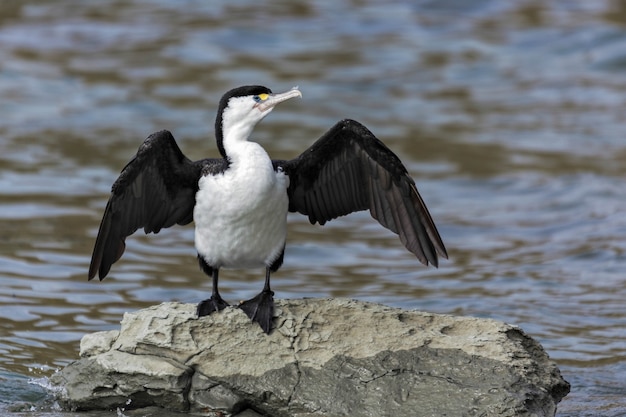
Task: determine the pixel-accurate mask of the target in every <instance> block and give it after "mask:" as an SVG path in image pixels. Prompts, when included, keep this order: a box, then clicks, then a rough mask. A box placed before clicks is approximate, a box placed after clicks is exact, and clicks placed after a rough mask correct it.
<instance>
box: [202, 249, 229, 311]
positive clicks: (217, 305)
mask: <svg viewBox="0 0 626 417" xmlns="http://www.w3.org/2000/svg"><path fill="white" fill-rule="evenodd" d="M198 261H199V262H200V268H201V269H202V270H203V271H204V272H205V273H206V274H207V275H211V276H212V277H213V288H212V291H211V298H209V299H206V300H204V301H201V302H200V303H199V304H198V308H197V309H196V314H197V315H198V317H202V316H208V315H209V314H211V313H214V312H216V311H220V310H223V309H225V308H226V307H228V306H229V305H230V304H228V303H227V302H226V301H224V300H223V299H222V296H221V295H220V292H219V290H218V289H217V280H218V276H219V272H220V269H219V268H212V267H211V266H209V265H208V264H207V263H206V261H205V260H204V258H203V257H202V256H200V255H199V254H198Z"/></svg>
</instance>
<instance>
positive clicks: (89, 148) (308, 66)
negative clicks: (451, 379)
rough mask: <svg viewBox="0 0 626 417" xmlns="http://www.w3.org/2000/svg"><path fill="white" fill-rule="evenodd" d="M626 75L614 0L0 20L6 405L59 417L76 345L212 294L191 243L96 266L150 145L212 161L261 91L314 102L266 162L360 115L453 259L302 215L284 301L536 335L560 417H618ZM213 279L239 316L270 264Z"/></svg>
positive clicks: (280, 283)
mask: <svg viewBox="0 0 626 417" xmlns="http://www.w3.org/2000/svg"><path fill="white" fill-rule="evenodd" d="M625 70H626V4H625V3H624V2H623V1H618V0H615V1H594V2H590V1H583V0H579V1H571V0H553V1H547V2H539V1H532V0H527V1H516V2H510V1H505V0H501V1H496V0H491V1H490V0H480V1H472V2H465V1H463V0H446V1H429V0H422V1H415V2H408V1H407V2H402V1H391V2H390V1H385V2H383V1H380V2H374V1H348V0H344V1H341V0H339V1H337V0H332V1H330V0H329V1H315V2H314V1H312V0H311V1H303V2H290V1H279V2H276V1H260V2H259V1H255V2H252V1H248V0H239V1H229V2H223V3H218V2H204V1H199V0H198V1H185V2H177V1H176V2H175V1H165V0H162V1H140V0H135V1H125V2H115V1H100V2H78V1H57V2H54V3H49V2H44V1H31V2H21V1H6V2H2V3H0V98H1V99H0V114H1V115H2V116H1V117H0V198H1V200H0V283H1V284H2V285H0V315H1V316H2V317H3V320H2V322H1V323H0V358H1V359H0V381H1V382H2V383H1V384H0V385H2V387H1V388H0V411H2V410H4V411H6V410H16V409H17V410H23V411H28V410H29V409H30V407H31V406H32V407H33V409H44V412H42V413H40V414H37V415H40V416H46V417H51V416H53V415H58V413H56V412H55V411H53V407H52V406H51V405H50V404H47V403H46V400H45V399H44V397H45V395H44V390H43V389H42V388H41V387H40V386H39V385H41V384H44V385H45V379H39V378H43V377H46V376H48V375H50V374H51V373H52V372H54V370H55V369H58V368H60V367H62V366H64V365H65V364H67V363H69V362H70V361H72V360H74V359H76V358H77V351H78V342H79V340H80V337H81V336H82V335H83V334H85V333H87V332H93V331H98V330H107V329H113V328H117V327H118V324H119V321H120V319H121V317H122V314H123V313H124V312H125V311H130V310H135V309H139V308H142V307H146V306H149V305H152V304H155V303H160V302H162V301H169V300H180V301H185V302H197V301H199V300H201V299H203V298H206V296H207V293H208V291H209V290H210V285H209V282H208V280H207V278H205V277H204V276H203V275H202V274H201V273H200V272H199V271H198V267H197V263H196V261H195V251H194V248H193V230H192V228H191V227H185V228H173V229H169V230H166V231H164V232H162V233H160V234H159V235H157V236H148V237H146V236H143V235H137V236H133V237H132V238H130V239H129V240H128V248H127V251H126V253H125V255H124V257H123V259H122V261H121V262H119V263H117V264H116V265H115V266H114V268H113V271H112V274H111V276H110V277H109V278H107V280H105V281H103V282H101V283H99V282H87V280H86V274H87V268H88V263H89V258H90V255H91V249H92V245H93V242H94V239H95V235H96V232H97V227H98V224H99V221H100V217H101V215H102V212H103V209H104V206H105V204H106V200H107V198H108V193H109V190H110V186H111V183H112V182H113V181H114V180H115V178H116V177H117V174H118V173H119V170H120V169H121V168H122V167H123V166H124V164H125V163H126V162H127V161H128V159H129V158H130V157H131V156H132V155H133V154H134V152H135V151H136V149H137V147H138V146H139V144H140V143H141V141H142V140H143V138H145V137H146V136H147V135H148V134H150V133H152V132H153V131H156V130H159V129H163V128H167V129H169V130H171V131H172V132H173V133H174V135H175V136H176V137H177V139H178V141H179V143H180V146H181V148H182V149H183V151H184V152H185V153H186V154H187V155H188V156H189V157H191V158H194V159H197V158H201V157H205V156H209V155H216V154H217V150H216V147H215V144H214V142H213V139H212V125H213V119H214V117H215V110H216V106H217V102H218V100H219V98H220V96H221V94H222V93H223V92H224V91H226V90H227V89H230V88H232V87H234V86H238V85H242V84H251V83H254V84H264V85H267V86H269V87H270V88H272V89H274V90H275V91H282V90H286V89H289V88H290V87H292V86H293V85H299V86H300V89H301V90H302V91H303V93H304V98H303V99H302V100H298V101H291V102H288V103H285V104H283V105H281V106H279V107H278V108H277V109H276V110H275V111H274V113H273V114H271V115H270V116H269V117H268V118H267V119H266V120H265V121H264V122H263V123H262V124H261V125H260V126H259V127H258V128H257V130H256V132H255V134H254V136H255V138H256V139H257V140H258V141H259V142H260V143H262V145H263V146H264V147H265V148H266V149H267V150H268V151H269V152H270V153H271V155H272V156H273V157H275V158H291V157H294V156H295V155H297V154H298V153H299V152H300V151H302V150H303V149H305V148H306V147H307V146H308V145H309V144H310V143H312V141H313V140H315V139H316V138H317V137H319V136H320V135H321V134H322V133H323V132H324V130H325V129H327V128H329V127H330V126H331V125H332V124H333V123H334V122H335V121H336V120H338V119H340V118H344V117H351V118H355V119H357V120H360V121H361V122H363V123H365V124H366V125H367V126H368V127H370V129H371V130H372V131H374V133H375V134H377V135H378V136H379V137H380V138H382V139H383V140H384V141H385V142H386V143H387V144H388V145H389V146H390V147H391V148H392V149H393V150H395V151H396V152H397V153H398V154H399V155H400V156H401V158H402V159H403V160H404V161H405V163H406V165H407V167H408V168H409V171H410V172H411V173H412V174H413V175H414V177H415V178H416V181H417V183H418V187H419V189H420V191H421V193H422V195H423V197H424V199H425V200H426V202H427V204H428V206H429V208H430V210H431V212H432V214H433V217H434V218H435V221H436V222H437V224H438V226H439V230H440V232H441V234H442V236H443V239H444V241H445V243H446V245H447V248H448V250H449V253H450V260H449V261H443V262H442V264H441V266H440V268H439V269H434V268H424V267H422V266H421V265H420V264H419V263H418V262H417V261H416V260H415V258H413V257H412V255H410V254H409V253H407V252H406V251H405V250H404V249H403V247H402V246H401V244H400V243H399V241H398V240H397V238H396V237H395V236H394V235H392V234H391V233H389V232H387V231H386V230H384V229H382V228H381V227H380V226H379V225H378V224H376V223H375V222H373V221H372V220H371V219H370V218H369V216H368V215H367V214H365V213H359V214H356V215H353V216H350V217H347V218H345V219H340V220H337V221H335V222H332V223H330V224H328V225H327V226H325V227H323V228H322V227H313V226H310V225H309V224H308V222H307V220H306V219H305V218H303V217H299V216H296V215H294V216H293V217H290V228H289V244H288V247H287V252H286V257H285V265H284V267H283V268H282V269H281V271H280V272H279V273H277V274H276V275H275V278H274V280H273V282H274V285H273V286H274V290H275V291H276V293H277V296H279V297H283V298H287V297H303V296H309V297H310V296H322V297H327V296H347V297H354V298H359V299H363V300H371V301H376V302H382V303H386V304H390V305H394V306H401V307H406V308H416V309H420V310H426V311H432V312H438V313H451V314H459V315H468V316H480V317H491V318H495V319H499V320H504V321H506V322H509V323H514V324H517V325H520V326H521V327H522V328H524V329H525V330H526V331H527V332H528V333H530V334H531V335H532V336H534V337H535V338H537V339H538V340H540V341H541V343H542V344H543V346H544V347H545V348H546V349H547V351H548V353H549V354H550V355H551V357H552V358H553V359H554V360H556V361H557V363H558V364H559V366H560V368H561V370H562V373H563V375H564V377H565V378H566V379H567V380H568V381H569V382H570V383H571V384H572V391H571V393H570V395H569V396H567V397H566V398H565V399H564V400H563V401H562V403H561V404H560V407H559V413H558V414H559V416H597V415H607V416H617V415H624V414H626V399H625V397H626V312H625V309H624V300H625V299H626V275H625V271H626V239H625V238H624V235H625V234H626V216H625V215H624V213H625V211H626V205H625V202H626V197H625V192H624V190H625V188H624V185H623V184H624V177H625V174H626V165H625V164H624V161H625V160H626V140H625V139H624V137H623V136H624V131H625V127H626V71H625ZM221 281H222V283H223V284H222V286H223V295H224V296H225V297H227V298H228V299H231V300H238V299H245V298H248V297H250V296H251V295H253V294H255V293H256V292H258V290H259V289H260V287H261V286H262V281H263V271H228V272H227V271H225V272H224V273H223V279H222V280H221ZM33 379H34V380H35V382H36V383H34V384H33V383H29V380H33ZM38 384H39V385H38ZM45 410H47V411H45ZM27 414H28V413H27ZM82 415H88V414H82ZM89 415H94V416H95V415H96V414H89ZM98 415H101V414H98ZM106 415H111V416H114V415H115V413H114V412H110V413H108V414H106Z"/></svg>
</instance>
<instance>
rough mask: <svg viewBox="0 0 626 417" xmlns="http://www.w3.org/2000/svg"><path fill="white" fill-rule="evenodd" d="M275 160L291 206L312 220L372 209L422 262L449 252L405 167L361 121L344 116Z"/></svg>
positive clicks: (316, 220)
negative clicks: (291, 154) (300, 149)
mask: <svg viewBox="0 0 626 417" xmlns="http://www.w3.org/2000/svg"><path fill="white" fill-rule="evenodd" d="M274 166H275V168H276V169H282V170H283V171H284V172H285V173H286V174H287V175H288V176H289V180H290V184H289V189H288V194H289V211H292V212H299V213H302V214H304V215H306V216H308V217H309V221H310V222H311V223H312V224H314V223H319V224H322V225H323V224H324V223H326V222H327V221H329V220H332V219H334V218H336V217H339V216H343V215H346V214H349V213H352V212H355V211H360V210H369V211H370V213H371V215H372V217H373V218H374V219H376V220H378V221H379V222H380V224H381V225H383V226H384V227H386V228H387V229H389V230H391V231H392V232H394V233H397V234H398V235H399V236H400V240H401V242H402V243H403V244H404V246H405V247H406V248H407V249H408V250H409V251H411V252H412V253H413V254H415V256H416V257H417V258H418V259H419V260H420V261H421V262H422V263H424V264H426V265H428V263H429V262H430V263H431V264H433V265H434V266H437V265H438V259H437V255H440V256H442V257H444V258H447V257H448V254H447V252H446V248H445V246H444V244H443V242H442V240H441V237H440V236H439V232H438V231H437V228H436V226H435V223H434V222H433V220H432V218H431V216H430V213H429V212H428V209H427V208H426V205H425V204H424V201H423V200H422V197H421V196H420V195H419V192H418V191H417V188H416V186H415V182H414V181H413V179H412V178H411V177H410V176H409V174H408V172H407V170H406V168H405V167H404V165H403V164H402V162H401V161H400V159H399V158H398V157H397V156H396V155H395V154H394V153H393V152H392V151H391V150H390V149H389V148H387V146H385V145H384V144H383V143H382V142H381V141H380V140H379V139H377V138H376V137H375V136H374V135H373V134H372V133H371V132H370V131H369V130H368V129H367V128H366V127H365V126H363V125H362V124H360V123H358V122H356V121H354V120H348V119H346V120H342V121H340V122H338V123H337V124H336V125H335V126H333V127H332V128H331V129H330V130H329V131H328V132H326V133H325V134H324V136H322V137H321V138H320V139H319V140H318V141H317V142H315V143H314V144H313V145H312V146H311V147H310V148H309V149H307V150H306V151H305V152H304V153H302V154H301V155H300V156H299V157H297V158H296V159H292V160H290V161H274Z"/></svg>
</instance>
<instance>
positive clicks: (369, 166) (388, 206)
mask: <svg viewBox="0 0 626 417" xmlns="http://www.w3.org/2000/svg"><path fill="white" fill-rule="evenodd" d="M301 96H302V94H301V93H300V91H299V90H298V89H297V88H293V89H291V90H289V91H287V92H285V93H281V94H273V93H272V91H271V90H270V89H268V88H266V87H262V86H244V87H239V88H235V89H233V90H230V91H228V92H227V93H226V94H224V96H223V97H222V99H221V101H220V104H219V109H218V112H217V118H216V121H215V137H216V140H217V147H218V149H219V152H220V154H221V157H220V158H208V159H202V160H199V161H195V162H194V161H191V160H189V159H188V158H187V157H186V156H185V155H184V154H183V153H182V152H181V150H180V148H179V147H178V145H177V144H176V141H175V140H174V137H173V136H172V134H171V133H170V132H168V131H167V130H162V131H160V132H157V133H153V134H152V135H150V136H149V137H148V138H147V139H146V140H145V141H144V142H143V144H142V145H141V146H140V147H139V150H138V151H137V154H136V155H135V156H134V157H133V158H132V160H131V161H130V162H129V163H128V164H127V165H126V166H125V167H124V169H123V170H122V172H121V174H120V176H119V178H118V179H117V180H116V181H115V183H114V184H113V187H112V190H111V195H110V198H109V201H108V203H107V206H106V209H105V211H104V216H103V218H102V222H101V224H100V229H99V231H98V237H97V239H96V243H95V247H94V250H93V255H92V258H91V265H90V267H89V279H90V280H91V279H92V278H94V277H95V276H96V275H98V276H99V278H100V280H102V279H104V278H105V277H106V276H107V274H108V273H109V270H110V269H111V265H113V263H115V262H116V261H117V260H118V259H120V257H121V256H122V254H123V253H124V249H125V246H126V245H125V239H126V237H127V236H129V235H131V234H133V233H134V232H135V231H136V230H137V229H139V228H143V229H144V232H145V233H150V232H152V233H158V232H159V231H160V230H161V229H162V228H166V227H170V226H173V225H174V224H180V225H185V224H188V223H190V222H191V221H192V220H193V221H194V222H195V247H196V250H197V252H198V261H199V263H200V268H201V269H202V271H204V272H205V273H206V274H207V275H209V276H211V277H212V280H213V288H212V294H211V298H209V299H207V300H204V301H202V302H200V303H199V304H198V308H197V314H198V316H206V315H209V314H212V313H214V312H217V311H220V310H222V309H224V308H225V307H226V306H228V305H229V304H228V303H227V302H226V301H224V300H223V299H222V297H221V295H220V293H219V291H218V275H219V271H220V269H221V268H257V267H265V285H264V287H263V290H262V291H261V292H260V293H259V294H258V295H257V296H256V297H254V298H252V299H250V300H248V301H244V302H242V303H240V304H239V306H238V307H239V308H241V309H242V310H243V311H244V312H245V313H246V314H247V315H248V316H249V317H250V318H251V319H252V320H253V321H256V322H257V323H258V324H259V325H260V326H261V328H262V329H263V331H264V332H265V333H269V332H270V328H271V323H272V318H273V314H274V299H273V295H274V293H273V291H272V290H271V288H270V275H271V273H272V272H275V271H277V270H278V268H280V266H281V264H282V263H283V255H284V252H285V240H286V236H287V213H288V212H299V213H301V214H304V215H306V216H308V218H309V221H310V222H311V224H315V223H319V224H321V225H323V224H324V223H326V222H327V221H329V220H332V219H334V218H336V217H339V216H343V215H346V214H349V213H352V212H355V211H360V210H369V211H370V214H371V215H372V217H373V218H374V219H376V220H378V222H379V223H380V224H381V225H383V226H384V227H386V228H387V229H389V230H391V231H393V232H395V233H397V234H398V235H399V237H400V241H401V242H402V243H403V244H404V246H405V247H406V248H407V249H408V250H409V251H410V252H412V253H413V254H414V255H415V256H416V257H417V259H419V261H420V262H422V263H423V264H425V265H428V264H429V263H430V264H432V265H434V266H437V265H438V255H439V256H442V257H444V258H447V257H448V256H447V252H446V249H445V247H444V244H443V242H442V240H441V237H440V236H439V232H438V231H437V228H436V227H435V224H434V222H433V220H432V218H431V216H430V214H429V212H428V209H427V208H426V205H425V204H424V201H423V200H422V198H421V197H420V195H419V193H418V191H417V188H416V187H415V182H414V181H413V180H412V179H411V177H410V176H409V174H408V173H407V170H406V168H405V167H404V165H403V164H402V162H401V161H400V159H399V158H398V157H397V156H396V155H395V154H394V153H393V152H392V151H391V150H389V148H387V147H386V146H385V145H384V144H383V143H382V142H381V141H380V140H379V139H377V138H376V137H375V136H374V135H373V134H372V133H371V132H370V131H369V130H368V129H367V128H366V127H365V126H363V125H362V124H360V123H358V122H356V121H354V120H342V121H340V122H338V123H337V124H335V125H334V126H333V127H332V128H331V129H330V130H329V131H328V132H326V133H325V134H324V135H323V136H322V137H321V138H320V139H319V140H318V141H317V142H315V143H314V144H313V145H312V146H311V147H310V148H309V149H307V150H306V151H304V152H303V153H302V154H301V155H300V156H298V157H297V158H295V159H292V160H289V161H284V160H272V159H271V158H270V157H269V155H268V154H267V152H265V150H264V149H263V148H262V147H261V146H260V145H259V144H257V143H255V142H250V141H249V138H250V134H251V133H252V130H253V129H254V127H255V126H256V124H257V123H259V122H260V121H261V120H262V119H263V118H264V117H265V116H267V115H268V114H269V113H270V112H271V111H272V109H273V108H274V106H276V105H277V104H278V103H281V102H283V101H285V100H289V99H291V98H294V97H301Z"/></svg>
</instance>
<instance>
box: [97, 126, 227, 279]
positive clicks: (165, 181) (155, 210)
mask: <svg viewBox="0 0 626 417" xmlns="http://www.w3.org/2000/svg"><path fill="white" fill-rule="evenodd" d="M226 164H227V162H226V161H225V160H224V159H203V160H200V161H195V162H193V161H191V160H189V159H188V158H187V157H186V156H185V155H184V154H183V153H182V151H181V150H180V148H179V147H178V145H177V144H176V141H175V140H174V137H173V136H172V134H171V133H170V132H168V131H167V130H162V131H160V132H156V133H153V134H152V135H150V136H149V137H148V138H147V139H146V140H145V141H144V142H143V144H142V145H141V146H140V147H139V150H138V151H137V154H136V155H135V156H134V157H133V159H132V160H131V161H130V162H129V163H128V164H127V165H126V166H125V167H124V169H123V170H122V172H121V173H120V176H119V177H118V179H117V180H116V181H115V183H114V184H113V187H112V188H111V196H110V197H109V201H108V203H107V205H106V209H105V210H104V216H103V217H102V222H101V223H100V229H99V231H98V237H97V238H96V244H95V246H94V250H93V255H92V257H91V264H90V266H89V279H92V278H93V277H95V276H96V274H98V276H99V278H100V280H102V279H104V277H105V276H106V275H107V274H108V272H109V270H110V269H111V265H113V263H115V262H116V261H117V260H118V259H119V258H120V257H121V256H122V254H123V253H124V249H125V248H126V243H125V239H126V237H127V236H130V235H131V234H133V233H134V232H135V231H136V230H137V229H139V228H143V230H144V232H145V233H158V232H159V231H160V230H161V229H163V228H167V227H170V226H173V225H175V224H180V225H185V224H188V223H190V222H191V221H192V220H193V208H194V205H195V195H196V192H197V191H198V180H199V179H200V176H201V175H202V173H203V172H204V173H207V172H213V173H217V172H221V171H223V170H224V169H225V168H226Z"/></svg>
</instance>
